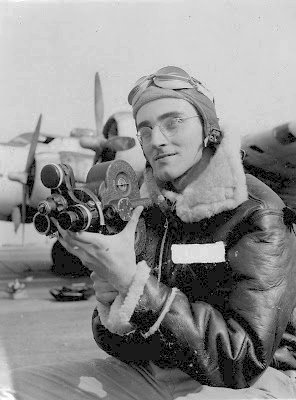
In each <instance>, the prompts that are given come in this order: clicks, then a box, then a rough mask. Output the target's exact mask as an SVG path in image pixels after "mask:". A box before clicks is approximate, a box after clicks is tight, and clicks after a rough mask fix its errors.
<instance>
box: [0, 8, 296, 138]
mask: <svg viewBox="0 0 296 400" xmlns="http://www.w3.org/2000/svg"><path fill="white" fill-rule="evenodd" d="M295 21H296V2H295V1H294V0H256V1H255V0H207V1H203V0H194V1H191V0H176V1H174V0H171V1H169V0H162V1H139V0H138V1H124V0H122V1H104V2H103V1H92V2H86V1H84V2H83V3H82V2H78V1H63V2H61V1H38V2H29V1H21V2H12V1H1V0H0V121H1V126H0V141H6V140H9V139H11V138H13V137H14V136H16V135H18V134H20V133H23V132H28V131H32V130H33V129H34V127H35V124H36V122H37V119H38V115H39V114H40V113H42V114H43V122H42V127H41V130H42V132H45V133H46V132H48V133H54V134H59V135H69V133H70V131H71V129H73V128H74V127H84V128H94V126H95V120H94V96H93V95H94V75H95V72H96V71H98V72H99V74H100V77H101V82H102V88H103V95H104V105H105V121H106V120H107V118H108V117H109V116H110V115H111V114H113V113H114V112H116V111H123V110H129V109H130V108H129V105H128V103H127V94H128V92H129V90H130V89H131V88H132V86H133V84H134V82H135V81H136V80H137V79H138V78H139V77H140V76H142V75H146V74H150V73H152V72H155V71H156V70H157V69H159V68H161V67H163V66H166V65H177V66H179V67H182V68H184V69H186V70H187V71H188V72H189V73H190V74H191V75H192V76H194V77H196V78H198V79H199V80H200V81H202V82H204V83H205V84H206V86H207V87H209V88H210V89H211V91H212V92H213V93H214V95H215V100H216V105H217V112H218V116H219V117H220V121H221V125H222V126H223V127H224V128H225V129H230V130H233V131H235V132H237V133H238V134H240V135H244V134H247V133H252V132H257V131H258V132H259V131H261V130H264V129H269V128H271V127H273V126H275V125H277V124H281V123H283V122H286V121H291V120H296V84H295V81H296V80H295V73H296V48H295V37H296V23H295Z"/></svg>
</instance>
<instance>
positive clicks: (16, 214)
mask: <svg viewBox="0 0 296 400" xmlns="http://www.w3.org/2000/svg"><path fill="white" fill-rule="evenodd" d="M21 218H22V217H21V211H20V209H19V207H14V208H13V209H12V212H11V220H12V222H13V226H14V232H15V233H16V232H17V231H18V228H19V226H20V224H21V220H22V219H21Z"/></svg>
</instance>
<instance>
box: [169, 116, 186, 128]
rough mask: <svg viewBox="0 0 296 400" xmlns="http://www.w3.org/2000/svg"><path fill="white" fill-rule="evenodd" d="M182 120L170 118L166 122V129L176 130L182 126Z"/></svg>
mask: <svg viewBox="0 0 296 400" xmlns="http://www.w3.org/2000/svg"><path fill="white" fill-rule="evenodd" d="M182 122H183V120H182V118H172V119H169V120H168V121H166V124H165V126H166V128H167V129H175V128H177V127H178V126H179V125H180V124H182Z"/></svg>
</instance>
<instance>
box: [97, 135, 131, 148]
mask: <svg viewBox="0 0 296 400" xmlns="http://www.w3.org/2000/svg"><path fill="white" fill-rule="evenodd" d="M135 145H136V141H135V139H134V138H132V137H130V136H116V137H113V138H111V139H108V140H106V142H105V143H104V144H103V146H104V148H108V149H110V150H112V151H116V152H117V151H124V150H129V149H131V148H133V147H134V146H135Z"/></svg>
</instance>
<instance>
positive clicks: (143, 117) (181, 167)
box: [136, 98, 203, 182]
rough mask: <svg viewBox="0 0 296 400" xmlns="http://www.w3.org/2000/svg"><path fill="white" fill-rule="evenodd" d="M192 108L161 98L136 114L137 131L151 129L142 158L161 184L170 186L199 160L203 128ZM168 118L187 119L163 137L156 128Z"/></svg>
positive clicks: (146, 105)
mask: <svg viewBox="0 0 296 400" xmlns="http://www.w3.org/2000/svg"><path fill="white" fill-rule="evenodd" d="M197 115H198V114H197V111H196V109H195V108H194V107H193V105H192V104H190V103H189V102H187V101H186V100H183V99H174V98H163V99H158V100H154V101H151V102H150V103H147V104H145V105H144V106H142V107H141V108H140V109H139V111H138V112H137V116H136V124H137V129H138V130H139V128H141V127H142V126H148V127H151V128H153V129H152V134H151V138H150V140H149V141H148V142H147V143H143V151H144V154H145V156H146V158H147V160H148V161H149V163H150V165H151V167H152V169H153V173H154V176H155V177H156V178H158V179H159V180H161V181H165V182H172V181H174V180H175V179H177V178H179V177H180V176H182V175H183V174H184V173H185V172H186V171H188V169H189V168H191V167H192V166H193V165H194V164H196V163H197V162H198V161H199V160H200V159H201V156H202V150H203V127H202V123H201V121H200V118H199V117H196V118H189V117H193V116H197ZM168 116H171V117H176V118H181V119H182V118H189V119H185V120H183V121H182V120H181V123H180V124H179V126H178V128H177V129H176V131H175V132H174V134H173V135H172V136H171V135H165V134H163V133H162V132H161V131H160V129H159V126H158V125H159V124H160V123H162V122H163V121H165V120H167V118H168ZM156 125H157V126H156Z"/></svg>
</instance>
